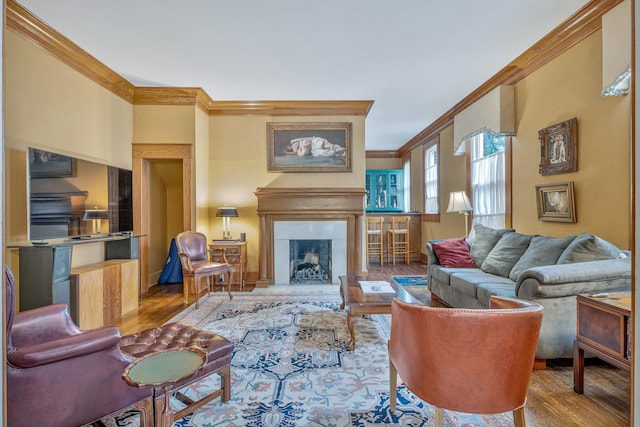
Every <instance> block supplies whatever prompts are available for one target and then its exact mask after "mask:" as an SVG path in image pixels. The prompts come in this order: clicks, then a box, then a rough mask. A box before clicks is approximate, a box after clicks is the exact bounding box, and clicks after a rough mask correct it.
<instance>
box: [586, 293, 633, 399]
mask: <svg viewBox="0 0 640 427" xmlns="http://www.w3.org/2000/svg"><path fill="white" fill-rule="evenodd" d="M577 303H578V310H577V312H578V319H577V333H576V340H575V343H574V350H573V389H574V391H575V392H576V393H580V394H582V393H583V392H584V352H585V351H586V352H587V353H589V354H592V355H594V356H596V357H598V358H600V359H602V360H604V361H605V362H608V363H611V364H612V365H613V366H616V367H618V368H620V369H624V370H626V371H630V370H631V336H630V333H631V292H610V293H608V294H601V296H600V297H597V296H589V295H585V294H580V295H578V296H577Z"/></svg>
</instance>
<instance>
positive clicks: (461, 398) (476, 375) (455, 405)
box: [389, 297, 543, 426]
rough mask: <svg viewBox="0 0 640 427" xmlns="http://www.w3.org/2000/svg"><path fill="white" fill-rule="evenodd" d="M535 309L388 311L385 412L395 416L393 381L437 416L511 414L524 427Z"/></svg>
mask: <svg viewBox="0 0 640 427" xmlns="http://www.w3.org/2000/svg"><path fill="white" fill-rule="evenodd" d="M542 311H543V308H542V306H540V305H538V304H535V303H528V302H526V301H518V300H513V299H509V298H499V297H492V298H491V308H490V309H476V310H473V309H456V308H436V307H428V306H419V305H411V304H405V303H403V302H401V301H399V300H397V299H394V300H393V302H392V304H391V338H390V339H389V362H390V363H389V380H390V386H391V397H390V406H391V410H392V411H395V406H396V392H397V390H396V386H397V377H398V375H399V376H400V378H402V380H403V381H404V384H405V385H406V387H407V388H408V389H409V390H410V391H411V392H412V393H413V394H415V395H416V396H418V397H419V398H420V399H422V400H424V401H426V402H428V403H430V404H432V405H434V406H435V407H436V426H441V425H442V418H443V409H448V410H452V411H458V412H466V413H473V414H498V413H503V412H508V411H513V418H514V422H515V425H516V426H525V417H524V405H525V402H526V398H527V390H528V387H529V381H530V379H531V371H532V369H533V362H534V358H535V352H536V345H537V343H538V334H539V332H540V324H541V323H542Z"/></svg>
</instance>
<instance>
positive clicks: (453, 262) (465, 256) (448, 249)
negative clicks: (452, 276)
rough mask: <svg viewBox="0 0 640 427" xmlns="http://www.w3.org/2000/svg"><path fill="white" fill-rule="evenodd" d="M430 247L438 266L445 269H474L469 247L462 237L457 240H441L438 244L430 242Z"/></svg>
mask: <svg viewBox="0 0 640 427" xmlns="http://www.w3.org/2000/svg"><path fill="white" fill-rule="evenodd" d="M431 246H432V247H433V250H434V252H435V253H436V255H437V256H438V260H439V261H440V265H442V266H443V267H447V268H452V267H469V268H473V267H475V264H474V263H473V260H472V259H471V255H470V254H469V246H467V240H466V239H465V238H464V237H461V238H459V239H448V240H441V241H439V242H435V241H432V242H431Z"/></svg>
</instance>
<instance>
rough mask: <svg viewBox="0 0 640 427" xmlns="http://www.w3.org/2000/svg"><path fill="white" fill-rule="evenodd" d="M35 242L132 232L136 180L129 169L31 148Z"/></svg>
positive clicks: (32, 237)
mask: <svg viewBox="0 0 640 427" xmlns="http://www.w3.org/2000/svg"><path fill="white" fill-rule="evenodd" d="M27 157H28V160H27V163H28V164H27V178H28V183H27V190H28V191H27V193H28V194H27V197H28V217H29V225H28V234H29V237H28V238H29V240H30V241H41V240H49V239H60V238H74V239H75V238H90V237H103V236H105V235H109V234H110V235H122V234H127V233H131V232H133V180H132V172H131V171H130V170H128V169H123V168H118V167H114V166H108V165H105V164H102V163H98V162H92V161H88V160H84V159H80V158H75V157H71V156H68V155H63V154H58V153H54V152H51V151H46V150H41V149H37V148H31V147H29V149H28V153H27Z"/></svg>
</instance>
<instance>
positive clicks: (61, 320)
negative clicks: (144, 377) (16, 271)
mask: <svg viewBox="0 0 640 427" xmlns="http://www.w3.org/2000/svg"><path fill="white" fill-rule="evenodd" d="M4 279H5V283H6V286H5V289H6V294H5V301H6V312H7V318H6V320H7V338H6V340H7V343H6V344H7V346H6V350H7V365H6V374H7V393H6V399H7V423H8V425H10V426H13V427H20V426H35V425H37V426H52V427H60V426H79V425H83V424H86V423H90V422H93V421H96V420H99V419H100V418H103V417H105V416H107V415H110V414H111V413H114V412H117V411H119V410H121V409H124V408H127V407H130V406H133V407H135V408H137V409H139V410H140V411H141V425H143V426H150V425H153V422H154V419H153V410H152V390H141V389H137V388H134V387H131V386H129V385H127V383H125V382H124V381H123V380H122V378H121V376H122V373H123V372H124V370H125V369H126V367H127V366H128V365H129V364H130V363H131V359H127V358H126V357H125V356H124V355H123V354H122V352H121V351H120V349H119V348H118V344H119V343H120V332H119V331H118V329H117V328H113V327H108V328H100V329H94V330H91V331H83V330H81V329H79V328H78V327H77V326H76V325H75V324H74V323H73V320H72V319H71V317H70V316H69V311H68V310H67V306H66V305H65V304H54V305H48V306H45V307H40V308H36V309H32V310H27V311H23V312H20V313H16V288H15V280H14V278H13V274H12V273H11V271H10V270H9V268H8V267H7V266H5V269H4Z"/></svg>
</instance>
